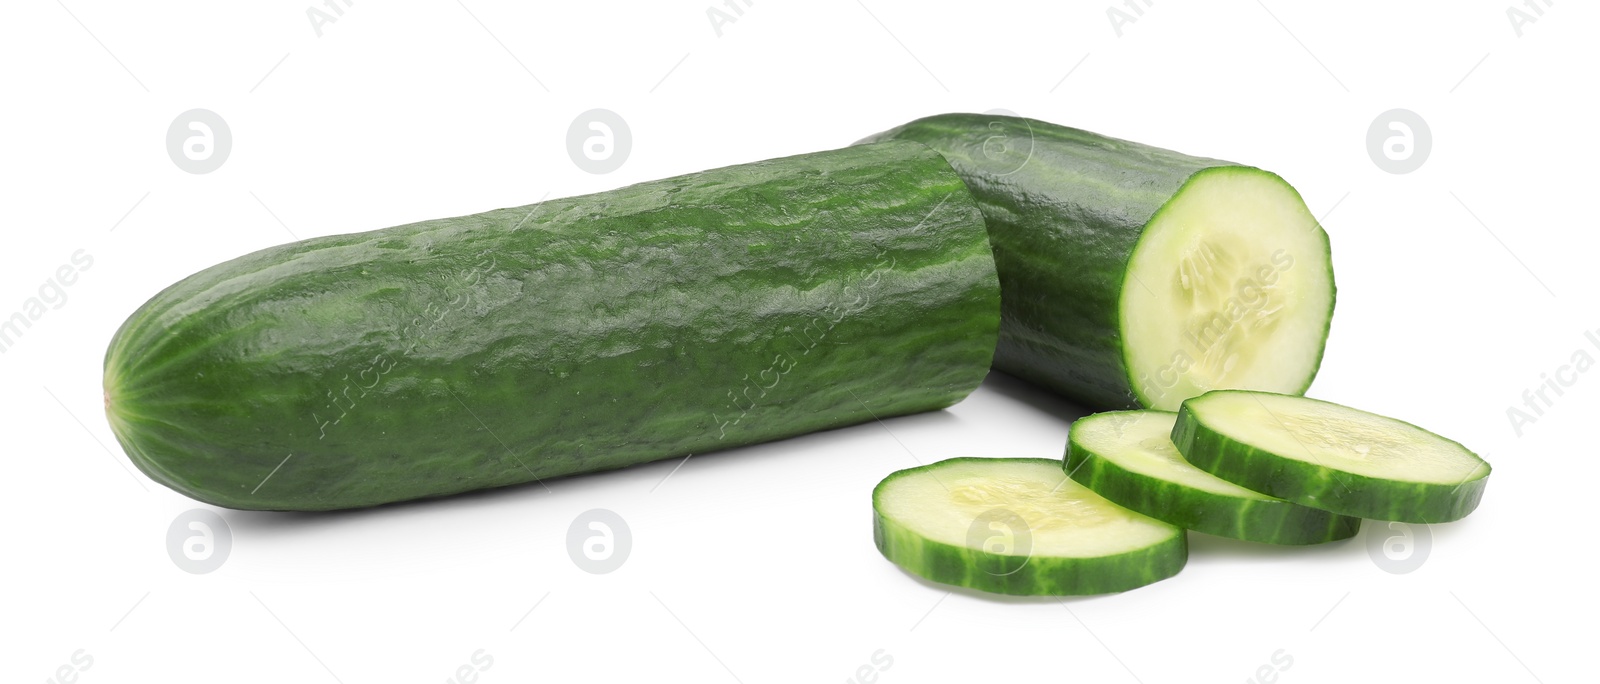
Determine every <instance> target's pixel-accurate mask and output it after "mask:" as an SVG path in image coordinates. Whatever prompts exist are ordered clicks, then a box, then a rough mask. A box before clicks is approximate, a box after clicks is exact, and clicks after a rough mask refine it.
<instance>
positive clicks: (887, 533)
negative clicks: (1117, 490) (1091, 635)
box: [872, 458, 1189, 596]
mask: <svg viewBox="0 0 1600 684" xmlns="http://www.w3.org/2000/svg"><path fill="white" fill-rule="evenodd" d="M967 460H970V461H981V460H1007V461H1039V462H1044V463H1049V464H1050V465H1052V466H1058V465H1060V461H1056V460H1053V459H1044V458H1036V459H1020V458H1018V459H978V458H959V459H947V461H967ZM947 461H941V462H940V463H945V462H947ZM940 463H932V464H929V465H925V466H921V467H917V468H908V469H905V470H901V471H897V472H895V473H892V474H890V475H889V477H886V478H884V479H883V481H882V482H880V483H878V486H877V487H875V488H874V489H873V490H872V539H873V542H875V543H876V544H877V546H878V551H879V552H881V553H882V554H883V557H884V558H887V559H889V561H891V562H893V563H894V564H895V565H898V566H900V567H901V568H902V569H904V570H905V571H906V572H909V573H911V574H913V575H916V576H918V577H922V578H923V579H927V580H931V581H934V582H939V583H941V584H950V585H954V586H958V587H966V588H969V589H977V590H979V591H987V592H990V593H995V594H1010V595H1013V596H1082V595H1089V594H1114V593H1117V592H1122V591H1127V590H1129V589H1137V588H1139V587H1142V586H1145V585H1148V584H1153V583H1155V582H1159V581H1161V580H1164V579H1166V578H1168V577H1172V576H1173V575H1176V574H1178V572H1179V571H1180V570H1183V566H1184V565H1185V564H1187V563H1188V560H1189V538H1188V535H1187V534H1186V533H1185V532H1184V531H1183V530H1181V529H1178V528H1173V535H1172V536H1171V537H1170V538H1168V539H1166V540H1164V541H1162V542H1161V543H1159V544H1154V545H1151V546H1147V547H1145V548H1142V549H1138V550H1135V551H1130V552H1128V553H1123V554H1118V555H1115V556H1103V557H1099V558H1060V557H1039V556H1032V557H1029V558H1027V559H1026V562H1025V563H1021V566H1020V567H1019V568H1017V569H1016V570H1015V571H1014V572H1010V573H1006V574H996V573H992V572H988V571H986V570H984V569H983V568H984V565H985V563H986V561H985V559H984V558H981V557H982V556H984V555H985V554H984V553H983V552H981V551H978V550H976V549H969V548H965V547H961V546H953V545H950V544H945V543H943V542H937V541H933V540H931V539H928V538H926V537H923V536H922V535H919V534H917V533H915V532H912V531H911V530H909V529H907V528H906V527H905V526H903V525H900V524H899V523H897V522H895V521H894V520H893V519H891V518H889V517H887V516H885V515H884V514H883V513H882V511H881V510H880V509H879V508H878V495H879V493H881V492H882V491H883V488H884V486H885V485H887V484H888V483H890V482H892V481H894V480H895V479H896V478H900V477H904V476H906V475H909V474H912V473H917V472H923V471H927V470H928V469H931V468H937V467H938V466H939V465H940ZM1019 562H1020V561H1019ZM1004 566H1005V567H1008V568H1009V567H1012V565H1011V564H1009V563H1007V564H1004Z"/></svg>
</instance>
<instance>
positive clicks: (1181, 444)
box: [1172, 390, 1489, 524]
mask: <svg viewBox="0 0 1600 684" xmlns="http://www.w3.org/2000/svg"><path fill="white" fill-rule="evenodd" d="M1224 391H1230V392H1231V391H1235V390H1214V391H1212V392H1208V393H1206V394H1204V395H1201V396H1202V397H1204V396H1209V395H1211V394H1214V393H1216V392H1224ZM1262 394H1266V393H1262ZM1189 401H1194V399H1191V400H1189ZM1306 401H1316V400H1315V399H1306ZM1402 422H1403V421H1402ZM1408 424H1409V423H1408ZM1413 427H1415V426H1413ZM1418 429H1419V430H1420V429H1421V428H1418ZM1172 443H1173V444H1175V445H1177V447H1178V452H1179V453H1181V454H1183V457H1184V459H1186V460H1188V461H1189V462H1190V463H1193V464H1194V465H1195V466H1196V467H1198V468H1200V469H1201V470H1204V471H1206V472H1208V473H1211V474H1212V475H1216V476H1217V477H1220V478H1222V479H1224V480H1227V481H1229V482H1233V483H1236V484H1238V485H1239V486H1241V487H1245V488H1246V489H1252V490H1255V491H1258V492H1261V493H1263V494H1267V495H1269V496H1275V497H1278V498H1280V499H1287V500H1289V501H1293V502H1294V503H1297V504H1300V505H1303V506H1311V507H1313V508H1320V509H1322V510H1325V511H1330V512H1333V513H1338V514H1340V515H1349V516H1358V517H1362V518H1370V519H1373V520H1387V521H1395V522H1404V523H1423V524H1433V523H1444V522H1451V521H1455V520H1460V519H1461V518H1464V517H1466V516H1467V514H1468V513H1471V512H1472V511H1473V509H1476V508H1477V507H1478V503H1479V502H1480V501H1482V499H1483V490H1484V487H1485V486H1487V485H1488V483H1489V471H1488V469H1487V468H1486V469H1485V470H1484V474H1483V475H1481V476H1479V477H1477V478H1475V479H1472V480H1468V481H1464V482H1462V483H1460V484H1458V485H1449V484H1435V483H1426V482H1398V481H1394V480H1385V479H1381V478H1374V477H1368V476H1365V475H1357V474H1354V473H1347V472H1344V471H1342V470H1334V469H1332V468H1326V467H1323V466H1320V465H1317V464H1316V463H1310V462H1306V461H1300V460H1296V459H1291V458H1283V457H1280V456H1277V455H1274V454H1272V453H1269V452H1266V451H1262V450H1260V449H1256V448H1254V447H1251V446H1250V445H1248V444H1245V443H1242V442H1238V441H1234V440H1232V439H1229V438H1227V437H1225V436H1223V435H1221V434H1219V433H1217V432H1215V431H1213V430H1211V429H1209V428H1207V427H1206V426H1205V424H1204V423H1203V422H1201V421H1200V419H1199V418H1198V417H1196V416H1195V414H1194V411H1193V410H1192V409H1191V408H1190V406H1189V402H1188V401H1186V402H1184V405H1183V407H1182V408H1180V409H1179V410H1178V422H1177V424H1176V425H1174V426H1173V428H1172ZM1463 448H1464V447H1463ZM1485 465H1487V464H1485Z"/></svg>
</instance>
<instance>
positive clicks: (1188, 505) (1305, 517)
mask: <svg viewBox="0 0 1600 684" xmlns="http://www.w3.org/2000/svg"><path fill="white" fill-rule="evenodd" d="M1176 422H1177V414H1175V413H1170V412H1167V411H1111V412H1106V413H1097V414H1095V415H1092V416H1088V417H1086V418H1080V419H1078V420H1077V421H1076V422H1074V423H1073V424H1072V433H1071V435H1070V437H1069V439H1068V445H1067V458H1066V462H1065V465H1066V469H1067V474H1068V475H1070V476H1071V477H1072V479H1073V480H1076V481H1077V482H1079V483H1080V484H1083V485H1084V486H1086V487H1088V488H1090V489H1092V490H1094V491H1095V492H1096V493H1098V494H1100V495H1101V496H1103V497H1105V498H1107V499H1109V500H1111V501H1112V502H1114V503H1116V504H1118V505H1121V506H1124V507H1126V508H1128V509H1130V510H1133V511H1137V512H1139V513H1143V514H1145V515H1148V516H1150V517H1152V518H1155V519H1157V520H1161V521H1163V522H1167V523H1171V524H1173V525H1177V526H1179V527H1183V528H1187V529H1191V530H1195V531H1198V532H1205V533H1207V534H1214V535H1217V536H1221V537H1229V538H1233V539H1242V540H1245V541H1255V542H1265V543H1269V544H1318V543H1322V542H1330V541H1336V540H1340V539H1348V538H1350V537H1353V536H1355V534H1356V532H1357V531H1359V530H1360V529H1361V519H1360V518H1354V517H1349V516H1343V515H1336V514H1333V513H1329V512H1327V511H1324V510H1320V509H1316V508H1311V507H1309V506H1301V505H1298V504H1294V503H1290V502H1288V501H1284V500H1283V499H1279V498H1276V497H1271V496H1267V495H1265V494H1261V493H1259V492H1255V491H1252V490H1249V489H1246V488H1244V487H1241V486H1239V485H1236V484H1234V483H1232V482H1228V481H1227V480H1223V479H1221V478H1218V477H1216V476H1215V475H1212V474H1210V473H1207V472H1205V471H1203V470H1201V469H1199V468H1196V467H1195V466H1194V465H1193V464H1190V463H1189V462H1188V461H1185V460H1184V459H1183V456H1182V455H1181V454H1179V453H1178V448H1177V447H1176V446H1175V445H1173V443H1172V437H1171V435H1172V428H1173V425H1174V424H1175V423H1176Z"/></svg>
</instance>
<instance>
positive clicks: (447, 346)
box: [105, 142, 999, 510]
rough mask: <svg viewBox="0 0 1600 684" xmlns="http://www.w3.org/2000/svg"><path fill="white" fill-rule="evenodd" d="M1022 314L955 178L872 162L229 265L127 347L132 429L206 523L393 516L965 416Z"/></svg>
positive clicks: (116, 382)
mask: <svg viewBox="0 0 1600 684" xmlns="http://www.w3.org/2000/svg"><path fill="white" fill-rule="evenodd" d="M998 299H999V288H998V283H997V281H996V276H995V271H994V262H993V257H992V256H991V252H990V249H989V246H988V241H987V239H986V235H985V230H984V225H983V218H982V216H981V215H980V214H979V212H978V209H977V207H976V206H975V205H974V203H973V201H972V199H971V197H970V195H969V194H968V192H967V190H966V188H965V186H964V185H963V184H962V182H961V179H960V178H959V177H957V176H956V174H955V173H954V172H953V171H952V170H951V169H950V167H949V165H948V164H947V163H946V162H945V161H944V159H943V158H941V157H940V156H939V155H938V154H936V153H935V152H933V151H932V150H929V149H928V148H926V147H924V146H922V145H919V144H916V143H911V142H896V143H889V144H883V145H871V146H865V147H853V148H846V149H842V150H836V151H829V152H820V153H816V154H807V155H801V156H796V157H789V158H785V159H776V160H771V161H765V162H758V163H754V164H746V165H742V166H733V167H728V168H723V169H716V170H711V171H705V172H701V173H694V174H689V175H685V176H680V177H676V178H669V179H666V180H660V181H654V182H649V183H641V184H638V185H634V186H630V187H626V188H621V189H618V190H613V191H609V192H602V193H598V194H594V195H588V196H583V197H574V198H569V199H560V200H552V201H548V202H544V203H541V204H536V205H530V206H524V207H516V208H509V209H499V210H495V211H489V212H484V213H481V214H474V215H471V216H462V217H457V218H447V219H439V220H432V221H423V222H421V223H413V224H409V225H403V226H397V227H393V228H385V229H382V230H375V231H371V232H366V233H355V234H349V235H336V236H330V237H319V238H313V239H309V240H303V241H300V242H296V243H293V244H288V245H283V246H279V247H273V248H269V249H265V250H262V251H259V252H256V253H253V254H249V255H246V256H243V257H239V258H237V259H234V260H232V261H228V262H225V263H222V264H218V265H216V266H213V267H211V268H208V269H205V270H203V271H201V272H199V273H196V274H194V275H192V276H190V277H188V278H186V279H184V280H182V281H180V282H178V283H177V284H175V285H172V286H171V287H169V288H167V289H166V290H164V291H162V292H161V293H160V294H158V295H156V296H155V297H154V298H153V299H151V300H150V301H149V302H147V303H146V304H145V305H144V306H143V307H141V308H140V309H138V310H137V311H136V312H135V313H134V314H133V315H132V316H131V317H129V318H128V320H127V321H126V322H125V323H124V324H123V325H122V327H121V329H120V330H118V331H117V333H116V336H115V337H114V338H113V340H112V342H111V345H110V348H109V350H108V351H107V353H106V359H105V397H106V412H107V416H108V418H109V420H110V423H111V426H112V428H113V430H114V431H115V433H116V435H117V438H118V440H119V441H120V442H121V443H122V446H123V447H124V449H125V450H126V451H127V452H128V454H129V455H130V457H131V458H132V459H133V461H134V463H136V464H137V465H138V467H139V468H140V469H141V470H143V471H144V472H145V473H146V474H148V475H149V476H150V477H152V478H153V479H155V480H157V481H158V482H161V483H162V484H165V485H167V486H169V487H172V488H173V489H176V490H177V491H179V492H182V493H184V494H187V495H189V496H191V497H194V498H196V499H199V500H201V501H205V502H208V503H212V504H216V505H219V506H227V507H231V508H243V509H273V510H323V509H340V508H353V507H361V506H371V505H376V504H383V503H388V502H394V501H403V500H407V499H416V498H423V497H436V496H443V495H448V494H454V493H458V492H465V491H469V490H477V489H484V488H488V487H499V486H505V485H514V484H519V483H525V482H533V481H535V480H541V481H542V480H547V479H549V478H555V477H560V476H563V475H572V474H576V473H589V472H594V471H600V470H606V469H611V468H619V467H623V466H628V465H633V464H638V463H644V462H647V461H654V460H658V459H663V458H669V457H675V456H685V455H687V454H697V453H703V452H706V451H712V450H717V449H726V448H729V447H734V446H739V445H744V444H751V443H755V442H762V441H768V440H774V439H779V438H783V437H788V436H792V435H799V434H803V433H808V432H813V431H816V430H822V429H826V428H834V427H840V426H845V425H850V424H854V423H860V422H863V421H869V420H872V419H873V418H874V417H888V416H895V415H901V414H907V413H913V412H919V411H929V410H934V409H939V408H943V407H946V406H949V405H951V404H953V403H955V402H956V401H959V400H960V399H962V398H963V397H965V396H966V395H967V394H968V393H970V392H971V391H972V390H973V389H974V388H976V387H977V386H978V384H979V383H980V382H981V381H982V380H983V378H984V376H985V374H986V373H987V372H988V368H989V365H990V362H991V359H992V356H993V351H994V346H995V339H996V334H997V329H998V326H999V301H998Z"/></svg>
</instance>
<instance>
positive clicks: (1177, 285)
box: [864, 114, 1335, 411]
mask: <svg viewBox="0 0 1600 684" xmlns="http://www.w3.org/2000/svg"><path fill="white" fill-rule="evenodd" d="M889 139H900V140H915V141H917V142H921V143H924V144H926V145H928V146H929V147H932V148H934V149H935V150H938V151H939V153H940V154H943V155H944V157H945V158H946V159H948V160H949V161H950V165H951V166H952V167H954V168H955V170H956V173H957V174H958V175H960V176H961V179H962V180H963V181H965V182H966V185H967V188H968V189H970V190H971V191H972V196H973V197H974V198H975V199H976V200H977V201H978V207H979V209H981V210H982V211H983V217H984V222H985V223H986V224H987V225H988V228H989V242H990V244H991V245H992V246H993V247H994V258H995V268H996V269H997V270H998V272H999V276H1000V343H999V346H998V347H997V349H996V350H995V358H994V365H995V368H997V369H999V370H1001V371H1005V372H1006V373H1010V374H1012V375H1015V376H1017V377H1020V378H1022V379H1024V380H1027V381H1029V382H1032V383H1035V384H1038V385H1041V386H1043V387H1046V388H1049V389H1051V390H1053V391H1055V392H1056V393H1058V394H1061V395H1063V396H1066V397H1068V398H1070V399H1073V400H1074V401H1077V402H1079V403H1082V404H1084V405H1086V406H1089V407H1091V408H1094V409H1124V408H1154V409H1161V410H1164V411H1176V410H1177V409H1178V405H1179V404H1181V403H1183V400H1184V399H1187V398H1189V397H1193V396H1198V395H1200V394H1203V393H1205V392H1207V391H1209V390H1212V389H1235V388H1237V389H1258V390H1266V391H1270V392H1284V393H1288V394H1300V393H1303V392H1305V390H1306V388H1307V387H1309V386H1310V385H1311V381H1312V378H1314V377H1315V376H1316V373H1317V367H1318V365H1319V364H1320V363H1321V361H1322V349H1323V342H1324V341H1325V340H1326V339H1327V335H1328V326H1329V323H1330V322H1331V320H1332V316H1333V305H1334V296H1335V293H1334V278H1333V263H1332V261H1331V259H1330V256H1329V246H1328V236H1327V234H1326V233H1324V232H1323V230H1322V227H1321V226H1320V225H1319V224H1318V222H1317V220H1316V217H1314V216H1313V215H1312V214H1311V211H1310V210H1309V209H1307V208H1306V205H1305V202H1304V201H1303V200H1301V198H1300V194H1299V193H1298V192H1296V191H1295V189H1294V188H1293V187H1292V186H1290V185H1289V183H1288V182H1286V181H1285V180H1284V179H1283V178H1280V177H1279V176H1277V175H1276V174H1273V173H1272V172H1270V171H1264V170H1262V169H1258V168H1254V167H1250V166H1244V165H1240V164H1235V163H1232V162H1227V161H1221V160H1218V159H1209V158H1205V157H1195V156H1191V155H1187V154H1182V153H1179V152H1174V151H1172V150H1165V149H1161V148H1159V147H1152V146H1150V145H1144V144H1140V143H1136V142H1132V141H1128V140H1119V139H1117V138H1112V137H1110V136H1105V135H1100V134H1097V133H1092V132H1090V131H1084V130H1079V129H1076V128H1069V127H1066V126H1058V125H1056V124H1052V123H1048V122H1045V121H1039V120H1037V119H1025V118H1020V117H1012V116H998V115H992V114H941V115H937V116H931V117H927V118H923V119H918V120H916V121H913V122H911V123H908V124H905V125H903V126H899V127H897V128H894V129H891V130H888V131H885V132H883V133H879V134H877V135H874V136H871V137H869V138H867V140H866V141H879V140H889ZM866 141H864V142H866Z"/></svg>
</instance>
